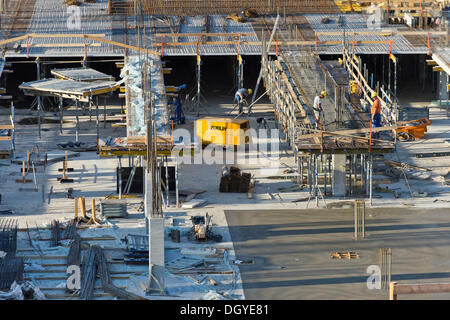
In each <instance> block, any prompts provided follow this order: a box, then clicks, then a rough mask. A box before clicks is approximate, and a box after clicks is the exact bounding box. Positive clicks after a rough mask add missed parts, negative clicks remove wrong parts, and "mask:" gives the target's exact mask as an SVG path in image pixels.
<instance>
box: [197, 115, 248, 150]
mask: <svg viewBox="0 0 450 320" xmlns="http://www.w3.org/2000/svg"><path fill="white" fill-rule="evenodd" d="M249 128H250V123H249V121H248V120H239V119H231V118H214V117H204V118H201V119H198V120H197V123H196V132H197V137H198V139H199V141H201V142H202V144H203V145H206V144H210V143H214V144H217V145H223V146H228V145H230V146H239V145H241V144H243V143H248V142H249V137H248V136H246V134H245V132H246V131H247V130H248V129H249Z"/></svg>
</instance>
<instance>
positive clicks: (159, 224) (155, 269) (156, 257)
mask: <svg viewBox="0 0 450 320" xmlns="http://www.w3.org/2000/svg"><path fill="white" fill-rule="evenodd" d="M148 225H149V250H150V254H149V260H148V263H149V274H151V277H150V279H149V287H148V290H147V293H149V294H151V293H156V294H164V218H163V217H150V219H149V221H148Z"/></svg>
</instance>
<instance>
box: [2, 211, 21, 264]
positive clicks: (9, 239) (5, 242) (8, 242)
mask: <svg viewBox="0 0 450 320" xmlns="http://www.w3.org/2000/svg"><path fill="white" fill-rule="evenodd" d="M16 248H17V220H13V219H6V220H0V251H4V252H7V253H14V255H15V253H16Z"/></svg>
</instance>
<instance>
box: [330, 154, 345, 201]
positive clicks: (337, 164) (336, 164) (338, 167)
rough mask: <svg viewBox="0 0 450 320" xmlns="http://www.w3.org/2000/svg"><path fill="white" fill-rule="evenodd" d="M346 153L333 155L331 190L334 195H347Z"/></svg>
mask: <svg viewBox="0 0 450 320" xmlns="http://www.w3.org/2000/svg"><path fill="white" fill-rule="evenodd" d="M345 162H346V155H345V154H333V156H332V170H333V172H332V173H331V177H332V180H331V191H332V193H333V196H336V197H344V196H345V180H346V179H345Z"/></svg>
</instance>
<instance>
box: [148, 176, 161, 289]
mask: <svg viewBox="0 0 450 320" xmlns="http://www.w3.org/2000/svg"><path fill="white" fill-rule="evenodd" d="M151 208H152V176H151V172H148V171H147V170H146V169H145V170H144V210H145V217H146V226H147V231H148V235H149V241H148V248H149V256H148V263H149V285H148V288H147V294H163V293H164V288H165V287H164V217H162V216H152V215H151Z"/></svg>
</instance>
